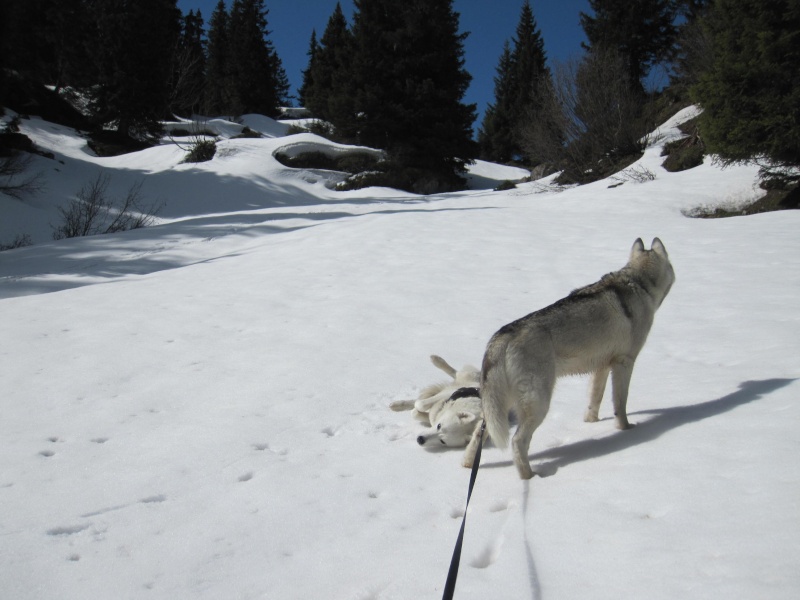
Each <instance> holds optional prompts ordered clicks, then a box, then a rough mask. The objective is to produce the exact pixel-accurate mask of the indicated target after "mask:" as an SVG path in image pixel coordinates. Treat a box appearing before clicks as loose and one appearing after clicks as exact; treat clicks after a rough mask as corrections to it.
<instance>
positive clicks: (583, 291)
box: [462, 238, 675, 479]
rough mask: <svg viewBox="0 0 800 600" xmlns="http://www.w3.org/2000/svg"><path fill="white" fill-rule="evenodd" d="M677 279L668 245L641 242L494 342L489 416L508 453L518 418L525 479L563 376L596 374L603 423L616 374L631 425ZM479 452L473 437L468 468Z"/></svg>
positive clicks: (618, 397)
mask: <svg viewBox="0 0 800 600" xmlns="http://www.w3.org/2000/svg"><path fill="white" fill-rule="evenodd" d="M674 281H675V272H674V271H673V270H672V265H671V264H670V262H669V257H668V256H667V250H666V248H665V247H664V244H663V243H662V242H661V240H659V239H658V238H655V239H654V240H653V243H652V247H651V249H650V250H645V247H644V244H643V243H642V240H641V239H637V240H636V242H634V244H633V248H632V249H631V254H630V258H629V260H628V264H626V265H625V266H624V267H623V268H622V269H620V270H619V271H614V272H612V273H609V274H607V275H605V276H603V277H602V278H601V279H600V281H598V282H597V283H593V284H591V285H588V286H586V287H583V288H579V289H577V290H575V291H573V292H572V293H571V294H570V295H569V296H567V297H566V298H563V299H561V300H559V301H558V302H556V303H555V304H552V305H551V306H548V307H546V308H543V309H541V310H538V311H536V312H533V313H531V314H529V315H527V316H525V317H522V318H521V319H519V320H517V321H514V322H512V323H509V324H508V325H506V326H505V327H503V328H501V329H500V330H499V331H498V332H497V333H495V334H494V335H493V336H492V338H491V339H490V340H489V343H488V345H487V347H486V353H485V354H484V357H483V364H482V368H481V396H482V398H483V401H482V407H483V414H484V417H485V419H486V428H487V431H488V432H489V435H490V436H491V438H492V441H493V442H494V443H495V445H496V446H498V447H500V448H505V447H506V446H507V445H508V436H509V422H508V413H509V410H514V411H515V412H516V414H517V419H518V425H517V430H516V432H515V433H514V437H513V440H512V450H513V454H514V464H515V465H516V467H517V471H518V472H519V476H520V477H521V478H523V479H530V478H531V477H533V475H534V471H533V470H532V469H531V466H530V462H529V460H528V448H529V447H530V442H531V436H532V435H533V432H534V431H536V428H537V427H539V425H540V424H541V423H542V421H543V420H544V418H545V415H546V414H547V411H548V409H549V407H550V397H551V396H552V394H553V388H554V386H555V383H556V379H558V378H559V377H563V376H565V375H578V374H583V373H593V379H592V383H591V391H590V396H589V408H588V410H587V411H586V415H585V417H584V420H585V421H589V422H593V421H597V420H598V410H599V408H600V402H601V400H602V399H603V392H604V391H605V388H606V381H607V379H608V375H609V373H610V374H611V386H612V396H613V403H614V415H615V416H616V425H617V428H619V429H628V428H629V427H630V426H631V425H630V424H629V423H628V416H627V412H626V405H627V401H628V387H629V385H630V381H631V374H632V373H633V365H634V363H635V362H636V357H637V356H638V355H639V352H640V351H641V349H642V347H643V346H644V343H645V340H646V339H647V335H648V333H649V332H650V327H651V326H652V324H653V318H654V316H655V313H656V310H657V309H658V307H659V306H661V303H662V302H663V301H664V298H665V297H666V295H667V294H668V293H669V290H670V288H671V287H672V284H673V283H674ZM479 431H480V429H479V428H478V429H476V430H475V433H474V438H479V437H480V436H479V433H478V432H479ZM475 450H477V441H476V440H475V439H473V440H472V441H471V442H470V444H469V446H468V447H467V451H466V453H465V454H464V460H463V463H462V464H463V465H464V466H465V467H471V466H472V463H473V462H474V460H475Z"/></svg>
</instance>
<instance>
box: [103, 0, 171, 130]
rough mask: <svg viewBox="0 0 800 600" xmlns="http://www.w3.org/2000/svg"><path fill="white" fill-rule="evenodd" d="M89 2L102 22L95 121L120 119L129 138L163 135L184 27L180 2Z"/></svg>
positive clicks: (117, 123)
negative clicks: (173, 68)
mask: <svg viewBox="0 0 800 600" xmlns="http://www.w3.org/2000/svg"><path fill="white" fill-rule="evenodd" d="M89 6H90V10H91V15H92V17H93V20H94V22H95V23H96V25H97V35H96V38H95V39H94V40H93V49H92V50H93V51H92V52H91V55H92V56H93V57H94V59H95V61H96V63H95V67H96V69H97V70H96V73H97V75H96V77H97V85H96V86H95V90H96V94H95V96H94V98H93V99H92V102H91V110H92V113H93V117H94V119H95V120H96V121H97V122H99V123H109V122H113V123H115V124H116V130H117V133H119V134H121V135H124V136H132V137H135V138H153V137H156V136H158V135H159V134H160V133H161V129H162V126H161V120H162V119H163V118H164V117H165V116H166V114H167V107H168V103H169V81H170V78H171V65H172V61H171V58H172V52H173V50H174V48H175V43H176V40H177V37H178V34H179V29H180V25H179V17H180V11H179V10H178V9H177V6H176V0H137V2H127V1H126V0H89Z"/></svg>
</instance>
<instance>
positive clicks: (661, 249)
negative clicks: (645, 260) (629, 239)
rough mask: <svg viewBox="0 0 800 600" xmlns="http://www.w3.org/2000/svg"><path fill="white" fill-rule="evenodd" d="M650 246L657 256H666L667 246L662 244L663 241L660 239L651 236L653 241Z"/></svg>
mask: <svg viewBox="0 0 800 600" xmlns="http://www.w3.org/2000/svg"><path fill="white" fill-rule="evenodd" d="M651 248H652V250H654V251H655V253H656V254H658V255H659V256H663V257H664V258H667V248H666V247H665V246H664V242H662V241H661V240H660V239H658V238H653V243H652V245H651Z"/></svg>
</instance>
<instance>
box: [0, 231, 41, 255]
mask: <svg viewBox="0 0 800 600" xmlns="http://www.w3.org/2000/svg"><path fill="white" fill-rule="evenodd" d="M32 245H33V241H32V240H31V236H30V235H28V234H27V233H20V234H17V235H16V236H15V237H14V239H13V240H12V241H11V243H10V244H2V243H0V252H3V251H5V250H15V249H16V248H24V247H25V246H32Z"/></svg>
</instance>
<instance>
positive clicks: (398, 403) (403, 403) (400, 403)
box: [389, 400, 416, 412]
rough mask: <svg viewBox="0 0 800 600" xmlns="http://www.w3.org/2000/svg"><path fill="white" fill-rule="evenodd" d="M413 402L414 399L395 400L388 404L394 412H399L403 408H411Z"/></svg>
mask: <svg viewBox="0 0 800 600" xmlns="http://www.w3.org/2000/svg"><path fill="white" fill-rule="evenodd" d="M415 402H416V400H395V401H394V402H392V403H391V404H390V405H389V408H391V409H392V410H393V411H395V412H400V411H403V410H411V409H412V408H414V403H415Z"/></svg>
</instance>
